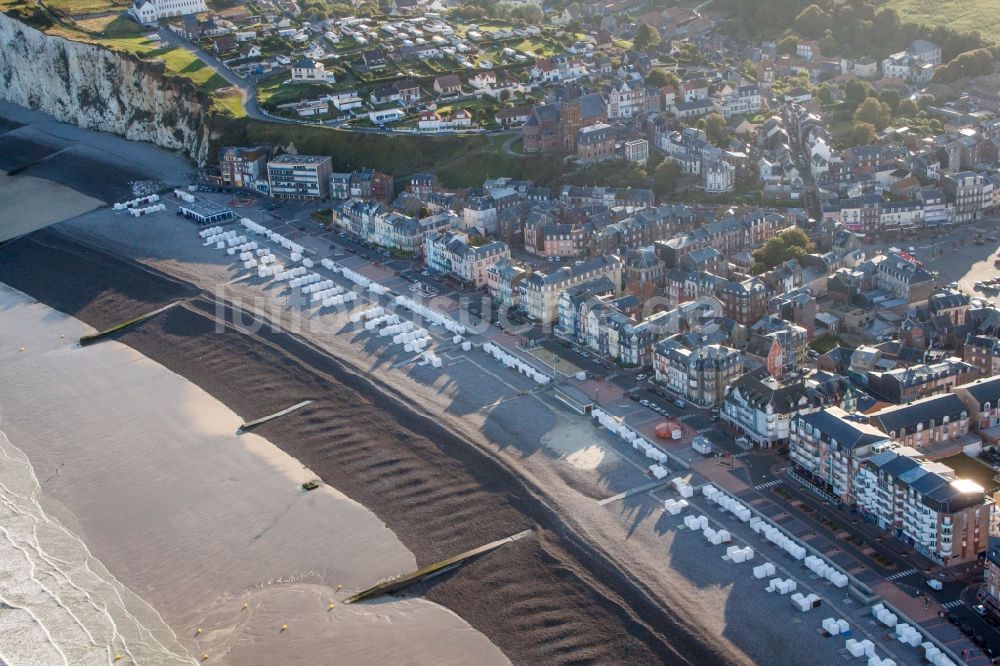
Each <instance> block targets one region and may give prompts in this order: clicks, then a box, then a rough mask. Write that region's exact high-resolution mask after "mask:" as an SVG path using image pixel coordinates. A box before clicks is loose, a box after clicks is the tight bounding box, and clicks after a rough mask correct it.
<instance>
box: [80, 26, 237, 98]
mask: <svg viewBox="0 0 1000 666" xmlns="http://www.w3.org/2000/svg"><path fill="white" fill-rule="evenodd" d="M90 39H91V41H94V42H97V43H99V44H104V45H105V46H109V47H111V48H113V49H118V50H120V51H128V52H129V53H134V54H135V55H137V56H139V57H140V58H142V59H144V60H162V61H163V62H164V64H165V65H166V66H167V73H169V74H173V75H176V76H183V77H186V78H188V79H191V80H192V81H194V83H195V85H197V86H198V87H199V88H201V89H202V90H204V91H205V92H213V91H215V90H218V89H219V88H224V87H226V86H228V85H229V83H228V82H227V81H226V80H225V79H224V78H222V77H221V76H219V74H218V72H216V71H215V70H214V69H212V68H211V67H210V66H209V65H206V64H205V63H204V62H202V61H201V60H200V59H199V58H198V56H196V55H195V54H193V53H191V52H190V51H188V50H187V49H185V48H182V47H179V46H169V45H164V44H162V43H160V42H154V41H150V40H148V39H146V37H145V36H142V35H140V36H134V37H91V38H90Z"/></svg>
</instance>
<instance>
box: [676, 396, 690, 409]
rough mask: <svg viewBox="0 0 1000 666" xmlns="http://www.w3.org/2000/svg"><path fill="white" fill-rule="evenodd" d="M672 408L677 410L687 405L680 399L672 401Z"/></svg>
mask: <svg viewBox="0 0 1000 666" xmlns="http://www.w3.org/2000/svg"><path fill="white" fill-rule="evenodd" d="M674 407H677V408H678V409H684V408H685V407H687V403H686V402H684V401H683V400H681V399H680V398H677V399H676V400H674Z"/></svg>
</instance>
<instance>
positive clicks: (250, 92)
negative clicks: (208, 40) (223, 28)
mask: <svg viewBox="0 0 1000 666" xmlns="http://www.w3.org/2000/svg"><path fill="white" fill-rule="evenodd" d="M158 34H159V35H160V39H162V40H163V41H164V42H167V43H168V44H172V45H174V46H179V47H181V48H185V49H187V50H188V51H190V52H191V53H193V54H195V55H196V56H198V57H199V58H200V59H201V60H202V61H203V62H204V63H205V64H206V65H208V66H209V67H211V68H212V69H214V70H215V71H216V72H218V74H219V76H221V77H222V78H224V79H225V80H226V82H227V83H229V84H230V85H232V86H235V87H237V88H239V89H240V90H241V91H243V110H244V111H245V112H246V114H247V116H248V117H250V118H255V119H257V120H267V121H271V122H282V123H289V124H291V123H293V121H290V120H282V119H276V118H274V117H273V116H269V115H267V114H265V113H264V112H263V111H261V109H260V106H258V104H257V88H256V86H255V85H254V84H253V83H252V82H251V81H249V80H247V79H242V78H240V77H239V76H236V74H234V73H233V70H231V69H229V68H228V67H226V66H225V65H224V64H223V63H222V61H221V60H219V59H218V58H216V57H215V56H214V55H212V54H211V53H209V52H207V51H205V50H204V49H202V48H201V47H199V46H198V45H196V44H193V43H192V42H190V41H188V40H186V39H184V38H182V37H181V36H180V35H178V34H176V33H175V32H174V31H173V30H170V29H169V28H162V29H161V30H160V31H159V33H158Z"/></svg>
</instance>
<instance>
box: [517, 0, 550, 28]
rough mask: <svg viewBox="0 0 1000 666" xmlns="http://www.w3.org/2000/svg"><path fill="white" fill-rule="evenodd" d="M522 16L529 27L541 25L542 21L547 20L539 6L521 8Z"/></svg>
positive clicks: (529, 5)
mask: <svg viewBox="0 0 1000 666" xmlns="http://www.w3.org/2000/svg"><path fill="white" fill-rule="evenodd" d="M521 16H522V18H524V22H525V23H527V24H528V25H541V23H542V21H543V20H544V19H545V14H543V13H542V8H541V7H539V6H538V5H531V4H528V5H525V6H524V7H522V8H521Z"/></svg>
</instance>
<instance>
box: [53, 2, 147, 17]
mask: <svg viewBox="0 0 1000 666" xmlns="http://www.w3.org/2000/svg"><path fill="white" fill-rule="evenodd" d="M128 4H129V3H128V2H126V1H125V0H117V1H116V0H45V5H46V6H47V7H48V8H49V9H52V10H55V11H59V12H62V13H64V14H68V15H70V16H75V15H77V14H96V13H99V12H110V11H115V10H118V11H121V10H123V9H127V8H128Z"/></svg>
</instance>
